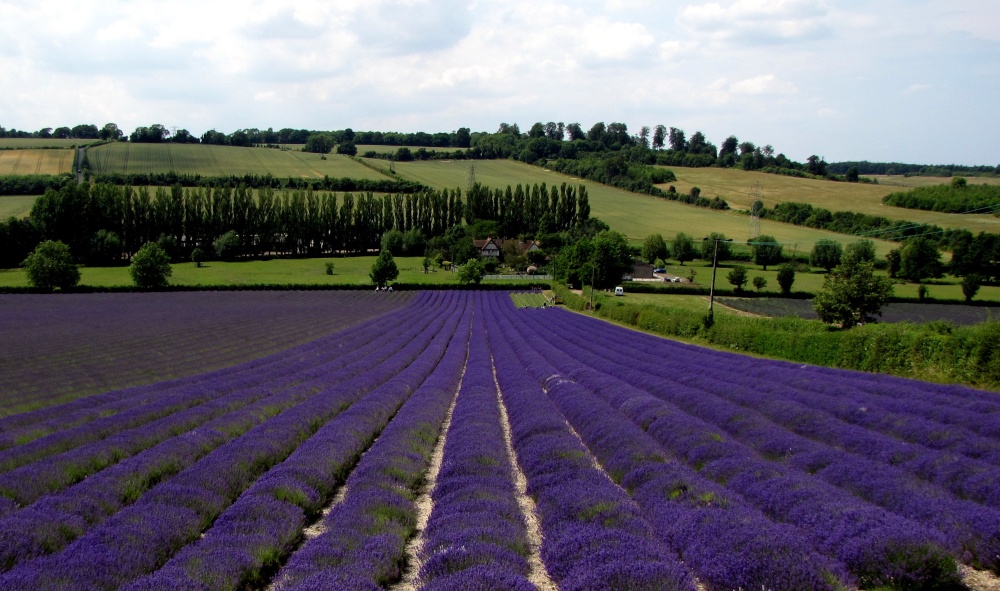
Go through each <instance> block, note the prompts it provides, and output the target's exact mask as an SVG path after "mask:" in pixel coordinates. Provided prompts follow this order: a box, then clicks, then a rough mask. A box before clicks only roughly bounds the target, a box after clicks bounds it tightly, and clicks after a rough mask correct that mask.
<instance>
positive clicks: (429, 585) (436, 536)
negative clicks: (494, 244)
mask: <svg viewBox="0 0 1000 591" xmlns="http://www.w3.org/2000/svg"><path fill="white" fill-rule="evenodd" d="M476 300H477V302H476V304H477V305H476V307H477V312H478V314H477V315H476V322H474V323H473V327H472V338H471V339H470V341H469V358H468V361H467V363H466V370H465V375H464V376H463V378H462V388H461V390H460V391H459V393H458V399H457V400H456V402H455V408H454V410H453V411H452V415H451V425H450V427H449V429H448V433H447V439H446V440H445V446H444V458H443V461H442V464H441V470H440V472H439V473H438V476H437V480H436V482H435V485H434V490H433V492H432V494H431V498H432V499H433V501H434V509H433V511H432V512H431V515H430V519H429V520H428V522H427V527H426V529H424V532H423V536H424V542H423V547H422V550H421V554H422V555H423V563H422V566H421V569H420V581H421V583H422V586H421V589H423V590H424V591H436V590H438V589H442V588H454V587H456V586H462V587H464V588H466V589H471V588H475V586H476V584H477V582H479V581H482V580H483V579H488V578H489V577H490V575H489V574H488V573H491V572H492V573H496V574H497V575H500V574H506V575H507V577H506V584H507V588H508V589H524V590H525V591H528V590H534V589H535V586H534V585H532V584H531V583H530V582H528V580H527V578H525V577H526V576H527V574H528V571H529V566H528V561H527V558H526V557H527V556H528V554H529V552H530V549H531V547H530V544H529V543H528V534H527V525H526V524H525V521H524V515H523V514H522V513H521V508H520V506H519V505H518V503H517V489H516V487H515V486H514V470H513V466H512V465H511V458H510V457H509V456H508V455H507V448H506V444H505V442H504V431H503V427H502V426H501V421H502V420H503V419H502V416H501V414H500V406H499V393H498V391H497V385H496V381H495V380H494V379H493V365H492V362H491V359H490V353H489V348H488V346H487V344H486V332H485V329H484V327H483V316H484V314H483V311H484V310H483V308H482V305H483V298H482V296H478V297H476ZM474 567H479V568H474Z"/></svg>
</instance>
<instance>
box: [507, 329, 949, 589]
mask: <svg viewBox="0 0 1000 591" xmlns="http://www.w3.org/2000/svg"><path fill="white" fill-rule="evenodd" d="M530 317H531V315H530V314H528V315H526V318H528V319H531V318H530ZM537 334H539V335H540V336H542V337H543V338H546V337H548V338H546V340H548V341H549V343H550V344H552V345H554V346H559V347H564V350H565V351H566V352H567V353H569V354H571V355H573V356H574V357H576V358H578V359H579V361H580V362H581V363H583V364H585V365H589V366H591V367H592V368H594V369H595V370H597V371H599V372H603V373H606V374H608V375H626V374H627V376H628V377H627V378H623V379H624V380H625V381H619V380H613V381H612V382H611V383H610V384H609V383H608V382H605V383H603V384H599V383H597V380H596V379H594V378H593V377H592V374H588V373H586V372H576V373H574V374H571V375H572V377H574V378H575V379H578V380H579V381H580V382H581V383H583V384H584V385H588V386H591V387H593V389H594V390H595V391H597V392H598V393H600V394H601V395H602V397H605V398H606V399H607V400H608V402H609V403H610V404H611V405H612V406H613V407H616V408H619V409H620V410H621V411H622V412H624V413H625V414H626V415H627V416H629V417H630V418H631V419H632V420H633V421H634V422H636V423H637V424H639V425H641V426H642V427H643V428H644V429H645V430H646V431H647V432H648V433H649V434H650V435H651V436H653V437H654V438H655V439H656V440H657V441H658V442H659V443H660V444H661V445H664V446H665V448H666V449H667V450H669V451H670V452H672V453H673V454H675V455H676V456H677V457H678V458H680V459H682V460H684V461H685V462H687V463H688V464H690V465H693V466H695V467H697V468H699V469H700V471H701V472H702V474H704V475H706V476H708V477H710V478H712V479H714V480H716V481H718V482H722V483H725V487H726V488H727V489H729V490H733V491H735V492H737V493H739V494H742V495H743V497H744V498H745V499H747V500H748V501H750V502H751V503H753V504H754V505H755V506H757V507H758V508H760V509H762V510H763V511H765V513H766V514H768V515H770V516H773V517H774V518H776V519H779V520H782V521H785V522H787V523H792V524H796V525H797V526H799V527H800V528H802V530H803V531H804V532H806V533H808V534H809V535H810V536H811V537H812V539H813V540H814V543H815V544H816V546H817V547H818V548H819V549H821V550H822V551H824V552H825V553H828V554H830V555H832V556H835V557H836V558H838V559H839V560H841V561H843V562H844V564H846V565H847V566H848V568H849V569H850V570H851V572H852V574H854V576H856V577H857V578H858V581H859V583H860V584H861V585H862V586H863V587H868V586H879V585H888V584H891V585H903V586H904V587H905V586H906V585H911V586H914V585H915V586H918V587H919V586H921V585H924V586H926V585H941V586H942V588H952V587H951V586H955V588H957V585H958V584H959V582H958V574H957V567H956V565H955V562H954V560H953V558H952V557H950V556H949V555H948V554H947V553H946V551H945V550H944V548H945V547H946V546H947V542H946V540H945V539H944V537H943V536H942V535H941V534H940V533H938V532H937V531H935V530H932V529H930V528H927V527H925V526H923V525H920V524H918V523H916V522H914V521H912V520H909V519H905V518H903V517H900V516H898V515H895V514H893V513H889V512H887V511H885V510H884V509H881V508H877V507H873V506H871V505H870V504H867V503H865V502H863V501H861V500H860V499H857V498H856V497H853V496H851V495H849V494H846V493H844V492H843V491H840V490H839V489H836V488H834V487H831V486H829V485H825V484H823V483H818V482H816V481H815V480H814V479H811V478H809V477H806V476H803V475H801V474H799V473H797V472H795V471H792V470H789V469H787V468H786V467H784V466H782V465H780V464H777V463H774V462H767V461H764V460H762V459H760V458H759V457H757V456H756V454H754V452H753V451H751V450H749V449H748V448H746V447H744V446H742V445H741V444H739V443H736V442H734V441H730V440H728V439H727V438H725V437H724V436H722V435H720V433H719V432H718V430H717V428H715V427H713V426H712V425H709V424H706V423H704V422H702V421H701V420H699V419H697V418H694V417H692V416H690V415H688V414H686V413H683V412H681V411H679V410H678V409H677V408H676V407H674V406H672V405H669V404H668V403H667V402H665V401H663V400H660V399H658V398H654V397H653V396H651V395H649V394H647V393H645V392H643V391H641V390H638V389H636V388H634V387H632V386H630V385H629V384H628V383H626V382H628V380H633V381H635V382H636V383H644V381H645V380H644V377H645V376H643V375H641V372H638V371H636V370H632V369H631V368H629V367H627V366H623V362H625V361H623V360H622V359H618V358H616V357H615V356H614V355H613V354H612V352H610V351H609V352H606V355H605V357H597V356H596V355H590V354H587V353H586V352H585V351H583V350H581V349H580V348H579V347H578V346H577V345H576V344H574V343H575V340H576V339H572V338H558V337H556V336H555V335H553V334H551V333H547V332H546V333H542V332H541V331H539V332H538V333H537ZM611 358H614V361H610V360H609V359H611ZM670 386H671V385H670V384H666V385H664V388H663V392H664V393H667V392H673V391H674V389H673V388H671V387H670Z"/></svg>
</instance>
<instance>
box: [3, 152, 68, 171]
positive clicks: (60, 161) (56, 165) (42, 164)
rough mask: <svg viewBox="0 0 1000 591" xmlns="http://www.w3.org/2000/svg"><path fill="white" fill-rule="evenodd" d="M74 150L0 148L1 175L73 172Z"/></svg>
mask: <svg viewBox="0 0 1000 591" xmlns="http://www.w3.org/2000/svg"><path fill="white" fill-rule="evenodd" d="M74 153H75V151H74V150H0V175H6V174H18V175H27V174H62V173H64V172H72V170H73V154H74Z"/></svg>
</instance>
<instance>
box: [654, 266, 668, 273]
mask: <svg viewBox="0 0 1000 591" xmlns="http://www.w3.org/2000/svg"><path fill="white" fill-rule="evenodd" d="M666 272H667V270H666V269H664V268H662V267H657V268H655V269H653V273H666Z"/></svg>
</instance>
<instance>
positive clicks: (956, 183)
mask: <svg viewBox="0 0 1000 591" xmlns="http://www.w3.org/2000/svg"><path fill="white" fill-rule="evenodd" d="M882 203H885V204H886V205H893V206H896V207H905V208H908V209H923V210H927V211H937V212H942V213H993V214H996V215H1000V186H997V185H986V184H973V185H970V184H968V182H967V181H966V179H965V178H964V177H960V176H957V177H953V178H952V179H951V183H950V184H947V185H932V186H927V187H917V188H915V189H913V190H911V191H900V192H896V193H890V194H888V195H886V196H885V197H883V198H882Z"/></svg>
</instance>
